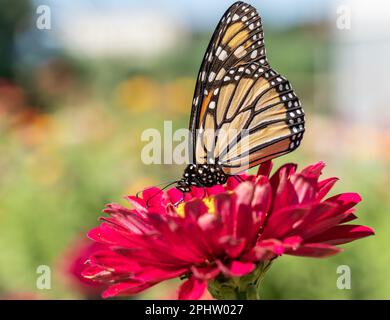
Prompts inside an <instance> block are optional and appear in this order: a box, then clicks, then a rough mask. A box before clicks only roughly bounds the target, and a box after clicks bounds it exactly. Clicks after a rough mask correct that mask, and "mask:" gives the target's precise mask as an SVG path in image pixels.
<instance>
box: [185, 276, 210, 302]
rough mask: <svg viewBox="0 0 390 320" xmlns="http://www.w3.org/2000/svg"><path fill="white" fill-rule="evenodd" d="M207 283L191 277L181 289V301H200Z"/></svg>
mask: <svg viewBox="0 0 390 320" xmlns="http://www.w3.org/2000/svg"><path fill="white" fill-rule="evenodd" d="M206 286H207V283H206V281H203V280H198V279H196V278H195V277H194V276H191V277H190V278H189V279H187V280H186V281H185V282H183V283H182V284H181V286H180V288H179V294H178V296H179V299H180V300H198V299H199V298H200V297H201V296H202V295H203V293H204V291H205V289H206Z"/></svg>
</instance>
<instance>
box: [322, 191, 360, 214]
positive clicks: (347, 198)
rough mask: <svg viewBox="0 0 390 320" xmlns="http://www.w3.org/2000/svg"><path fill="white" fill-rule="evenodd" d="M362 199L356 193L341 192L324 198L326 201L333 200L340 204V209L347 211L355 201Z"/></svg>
mask: <svg viewBox="0 0 390 320" xmlns="http://www.w3.org/2000/svg"><path fill="white" fill-rule="evenodd" d="M361 200H362V198H361V197H360V195H359V194H358V193H354V192H350V193H342V194H338V195H336V196H333V197H331V198H328V199H326V200H325V201H328V202H335V203H337V204H339V205H340V211H347V210H348V209H351V208H352V207H354V206H355V205H356V204H357V203H359V202H360V201H361Z"/></svg>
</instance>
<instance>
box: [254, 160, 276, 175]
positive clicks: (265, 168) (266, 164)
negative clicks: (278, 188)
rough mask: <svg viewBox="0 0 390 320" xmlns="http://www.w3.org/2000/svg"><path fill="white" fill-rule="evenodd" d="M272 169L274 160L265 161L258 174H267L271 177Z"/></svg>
mask: <svg viewBox="0 0 390 320" xmlns="http://www.w3.org/2000/svg"><path fill="white" fill-rule="evenodd" d="M271 170H272V161H271V160H268V161H266V162H263V163H262V164H260V166H259V170H257V176H266V177H269V174H270V173H271Z"/></svg>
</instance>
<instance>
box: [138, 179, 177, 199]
mask: <svg viewBox="0 0 390 320" xmlns="http://www.w3.org/2000/svg"><path fill="white" fill-rule="evenodd" d="M175 182H177V181H173V182H172V181H165V182H161V183H159V184H156V185H154V186H152V187H148V188H145V189H142V190H140V191H138V192H137V193H136V194H135V196H136V197H137V198H139V195H140V193H142V192H144V191H145V190H148V189H151V188H154V187H159V186H162V185H165V184H167V183H168V186H170V185H172V184H174V183H175ZM164 188H166V187H164Z"/></svg>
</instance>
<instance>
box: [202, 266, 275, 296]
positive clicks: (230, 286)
mask: <svg viewBox="0 0 390 320" xmlns="http://www.w3.org/2000/svg"><path fill="white" fill-rule="evenodd" d="M270 265H271V261H264V262H261V263H259V264H258V266H257V268H256V269H255V270H253V271H252V272H251V273H250V274H247V275H245V276H242V277H234V278H226V277H222V276H221V277H218V278H216V279H213V280H210V281H209V282H208V289H209V292H210V293H211V295H212V296H213V297H214V298H215V299H218V300H260V288H261V283H262V280H263V278H264V276H265V273H266V272H267V270H268V268H269V267H270Z"/></svg>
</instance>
